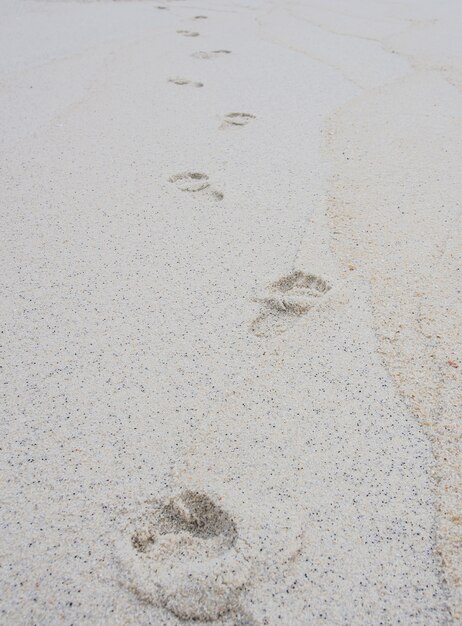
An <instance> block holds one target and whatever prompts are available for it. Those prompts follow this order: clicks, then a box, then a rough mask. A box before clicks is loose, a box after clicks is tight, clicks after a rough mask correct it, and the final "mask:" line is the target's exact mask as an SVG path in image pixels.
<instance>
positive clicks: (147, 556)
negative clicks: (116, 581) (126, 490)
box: [119, 491, 250, 621]
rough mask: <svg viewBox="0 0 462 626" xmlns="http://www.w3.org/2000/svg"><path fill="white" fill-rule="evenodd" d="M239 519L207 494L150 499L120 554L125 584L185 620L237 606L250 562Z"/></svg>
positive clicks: (208, 617) (212, 615) (133, 523)
mask: <svg viewBox="0 0 462 626" xmlns="http://www.w3.org/2000/svg"><path fill="white" fill-rule="evenodd" d="M243 547H244V544H243V543H242V542H240V540H239V537H238V532H237V527H236V524H235V523H234V521H233V519H232V518H231V516H230V515H229V514H228V513H227V512H226V511H224V510H223V509H222V508H221V507H219V506H218V505H217V504H215V503H214V502H213V500H212V499H211V498H209V497H208V496H207V495H206V494H203V493H199V492H196V491H184V492H182V493H181V494H179V495H178V496H176V497H174V498H172V499H171V500H169V501H167V502H166V503H163V502H159V501H152V502H147V503H146V504H145V506H144V508H143V509H142V510H141V512H140V513H139V515H138V516H137V517H135V518H134V519H132V520H131V521H130V523H129V526H128V528H127V529H126V532H125V536H124V541H123V542H122V544H121V546H120V550H119V553H120V555H121V559H122V562H123V564H124V566H125V573H126V579H125V581H124V582H125V584H127V586H128V587H129V588H130V589H131V590H132V591H134V592H135V593H136V594H137V595H138V596H139V597H141V598H142V599H143V600H145V601H148V602H151V603H153V604H156V605H159V606H164V607H165V608H167V609H169V610H170V611H172V612H173V613H174V614H175V615H177V616H178V617H180V618H181V619H200V620H204V621H212V620H215V619H218V617H220V615H223V614H224V613H226V612H228V611H229V610H231V609H236V607H237V597H238V595H239V592H240V591H241V590H242V588H243V587H244V585H245V584H246V582H247V580H248V578H249V573H250V566H249V562H248V560H247V559H246V558H245V557H244V556H243V554H242V548H243Z"/></svg>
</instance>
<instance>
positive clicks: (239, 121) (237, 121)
mask: <svg viewBox="0 0 462 626" xmlns="http://www.w3.org/2000/svg"><path fill="white" fill-rule="evenodd" d="M254 119H255V115H252V114H251V113H228V114H227V115H225V117H224V118H223V123H224V124H225V125H227V126H246V124H248V123H249V122H250V121H251V120H254Z"/></svg>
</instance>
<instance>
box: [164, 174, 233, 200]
mask: <svg viewBox="0 0 462 626" xmlns="http://www.w3.org/2000/svg"><path fill="white" fill-rule="evenodd" d="M168 180H169V182H171V183H174V184H175V185H176V186H177V188H178V189H180V190H181V191H188V192H190V193H196V192H198V191H207V193H208V194H209V195H211V196H212V197H213V198H214V199H215V200H223V193H222V192H221V191H217V190H215V189H212V187H211V186H210V182H209V177H208V176H207V174H202V173H201V172H182V173H181V174H175V175H174V176H170V178H169V179H168Z"/></svg>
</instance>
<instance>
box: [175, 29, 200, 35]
mask: <svg viewBox="0 0 462 626" xmlns="http://www.w3.org/2000/svg"><path fill="white" fill-rule="evenodd" d="M176 32H177V33H178V34H179V35H183V37H199V33H196V32H195V31H192V30H177V31H176Z"/></svg>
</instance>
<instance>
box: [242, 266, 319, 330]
mask: <svg viewBox="0 0 462 626" xmlns="http://www.w3.org/2000/svg"><path fill="white" fill-rule="evenodd" d="M330 289H331V286H330V285H329V284H328V283H327V282H326V281H325V280H324V279H323V278H320V277H319V276H315V275H314V274H305V273H304V272H301V271H295V272H292V273H291V274H289V275H288V276H284V277H283V278H280V279H279V280H277V281H275V282H274V283H271V284H270V285H269V287H268V289H267V290H266V293H265V294H264V295H262V296H261V297H259V298H256V300H257V301H258V302H261V303H262V304H263V305H264V309H263V311H262V313H261V315H259V316H258V317H257V319H256V320H255V321H254V322H253V323H252V325H251V330H252V332H253V333H255V334H256V335H259V336H267V335H270V334H280V333H281V332H284V331H285V330H287V328H288V327H289V326H290V325H291V323H292V322H293V321H294V318H297V317H300V316H301V315H304V314H305V313H306V312H307V311H309V310H310V309H312V308H313V306H314V305H315V304H316V303H317V301H318V300H319V298H320V297H322V296H324V295H325V294H326V293H327V292H328V291H330Z"/></svg>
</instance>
